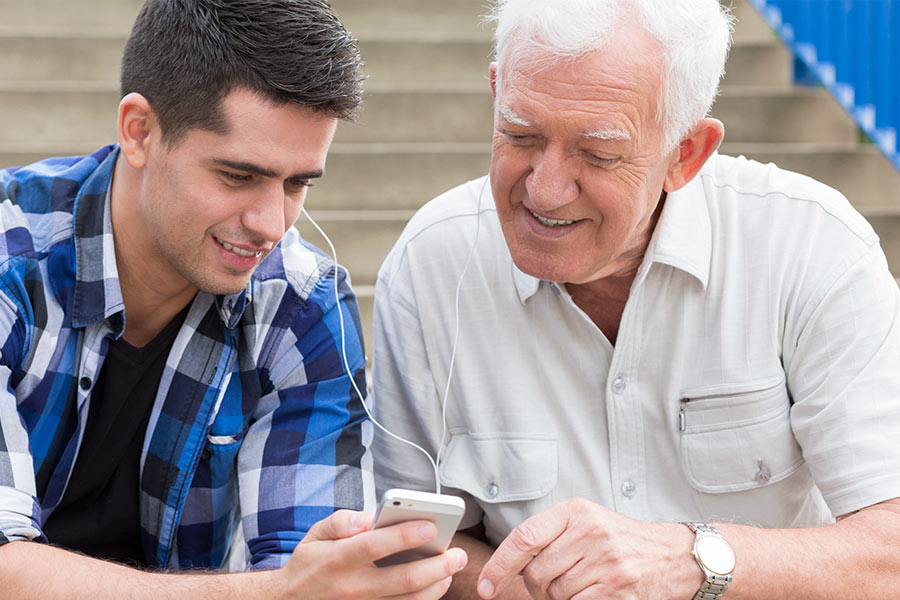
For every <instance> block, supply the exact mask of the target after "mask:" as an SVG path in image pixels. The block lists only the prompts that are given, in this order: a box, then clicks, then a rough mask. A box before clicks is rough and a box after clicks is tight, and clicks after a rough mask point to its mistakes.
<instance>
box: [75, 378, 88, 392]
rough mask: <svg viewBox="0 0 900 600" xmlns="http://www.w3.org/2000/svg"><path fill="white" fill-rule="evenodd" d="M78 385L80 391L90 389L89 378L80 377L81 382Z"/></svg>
mask: <svg viewBox="0 0 900 600" xmlns="http://www.w3.org/2000/svg"><path fill="white" fill-rule="evenodd" d="M78 385H80V386H81V389H83V390H89V389H91V378H90V377H82V378H81V380H80V381H79V382H78Z"/></svg>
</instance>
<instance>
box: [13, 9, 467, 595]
mask: <svg viewBox="0 0 900 600" xmlns="http://www.w3.org/2000/svg"><path fill="white" fill-rule="evenodd" d="M122 62H123V65H122V100H121V103H120V105H119V110H118V141H119V143H118V144H116V145H112V146H107V147H105V148H102V149H100V150H98V151H97V152H95V153H94V154H92V155H90V156H84V157H69V158H55V159H49V160H46V161H41V162H39V163H36V164H34V165H30V166H26V167H21V168H13V169H7V170H3V171H0V200H2V202H0V226H2V230H3V236H2V240H3V244H2V258H3V260H2V267H0V340H2V356H0V376H2V380H3V384H4V386H3V387H4V392H3V393H2V394H0V598H3V599H7V598H10V599H11V598H22V599H24V598H27V599H29V600H40V599H44V598H47V599H57V598H66V599H77V598H85V599H90V600H94V599H96V598H150V599H153V600H158V599H160V598H179V599H181V598H220V599H224V598H248V599H251V598H266V599H280V598H285V599H287V598H310V599H312V598H322V599H331V598H360V599H365V600H369V599H371V598H380V597H385V596H391V597H405V595H410V596H413V597H415V598H437V597H439V596H441V595H442V594H443V592H444V591H445V590H446V588H447V586H449V584H450V576H451V575H452V573H454V572H455V571H457V570H459V569H460V568H462V566H463V564H464V563H465V554H464V553H463V552H462V551H461V550H458V549H454V550H451V551H450V552H447V553H445V554H443V555H441V556H436V557H431V558H428V559H425V560H421V561H417V562H415V563H410V564H406V565H396V566H392V567H388V568H379V567H377V566H376V565H375V564H374V561H375V560H377V559H379V558H383V557H385V556H388V555H391V554H393V553H395V552H396V551H398V550H401V549H407V548H412V547H415V546H418V545H420V544H422V543H423V542H425V541H427V540H429V539H431V538H434V537H435V534H436V528H435V527H434V525H433V524H431V523H427V522H418V523H406V524H400V525H397V526H394V527H389V528H384V529H380V530H378V531H368V529H369V528H370V526H371V525H370V522H371V515H370V514H366V513H362V512H356V511H358V510H359V509H362V508H364V507H365V506H366V504H367V502H366V500H367V498H369V499H371V498H372V494H371V492H372V491H373V486H372V481H371V469H370V466H369V465H370V464H371V462H370V461H371V458H370V456H369V454H368V441H369V438H370V435H371V434H370V433H369V431H368V427H369V423H368V422H367V421H366V417H365V414H364V411H363V405H362V403H361V402H362V398H361V396H362V393H363V392H362V391H361V390H365V384H364V381H365V375H364V372H365V371H364V365H365V359H364V354H363V350H362V336H361V334H360V332H359V315H358V311H357V307H356V300H355V297H354V295H353V292H352V291H351V290H350V287H349V282H348V279H347V276H346V273H345V272H344V271H343V270H342V269H339V268H337V266H336V265H335V264H334V263H333V262H332V261H331V260H330V259H329V258H328V257H327V256H326V255H324V254H323V253H321V252H320V251H318V250H317V249H315V248H313V247H311V246H310V245H309V244H307V243H306V242H304V241H303V240H301V239H300V237H299V235H298V234H297V231H296V230H295V229H293V228H292V225H293V223H294V221H295V219H297V217H298V216H299V214H300V212H301V210H302V207H303V203H304V201H305V198H306V192H307V189H308V187H309V186H310V185H312V183H313V181H314V180H316V179H317V178H318V177H321V176H322V175H323V173H324V169H325V158H326V153H327V151H328V148H329V145H330V143H331V140H332V138H333V136H334V132H335V128H336V126H337V123H338V120H339V119H341V118H347V117H350V116H352V114H353V113H354V111H355V109H356V107H357V105H358V104H359V101H360V97H361V89H360V74H359V66H360V61H359V54H358V52H357V50H356V48H355V46H354V44H353V40H352V39H351V38H350V36H349V35H348V33H347V31H346V30H345V29H344V27H343V26H342V25H341V23H340V21H338V19H337V18H336V17H335V15H334V13H333V12H332V11H331V8H330V7H329V5H328V3H327V2H325V0H266V1H259V0H231V1H229V2H222V1H219V0H193V1H191V2H182V1H177V2H176V1H170V0H148V1H147V3H146V4H145V5H144V7H143V9H142V10H141V13H140V15H139V16H138V18H137V21H136V23H135V26H134V28H133V30H132V33H131V36H130V38H129V40H128V43H127V45H126V49H125V53H124V57H123V61H122ZM354 380H355V383H354ZM348 509H354V510H348ZM236 531H238V532H240V531H242V532H243V536H239V535H233V534H235V532H236ZM233 539H238V540H241V543H240V544H233V543H232V540H233ZM244 540H245V541H244ZM229 555H230V556H232V557H234V559H235V560H234V561H232V562H231V563H230V564H231V565H234V564H239V565H240V567H241V568H242V569H243V568H244V567H251V568H252V569H253V572H251V573H231V574H222V573H216V572H215V571H216V570H218V569H220V568H221V567H222V566H223V565H225V563H226V558H227V557H228V556H229ZM124 565H128V566H124ZM130 567H131V568H130ZM133 567H138V568H133ZM147 569H149V571H148V570H147ZM162 570H167V571H171V573H167V572H162ZM183 570H189V571H190V573H184V574H179V573H177V572H178V571H183Z"/></svg>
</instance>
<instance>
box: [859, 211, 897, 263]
mask: <svg viewBox="0 0 900 600" xmlns="http://www.w3.org/2000/svg"><path fill="white" fill-rule="evenodd" d="M860 212H861V213H862V214H863V216H865V217H866V219H868V220H869V223H871V224H872V227H873V228H875V231H876V232H877V233H878V237H880V238H881V247H882V249H883V250H884V254H885V256H887V260H888V266H889V267H890V269H891V273H893V274H894V275H895V276H898V280H900V210H898V209H897V208H895V207H882V208H877V207H873V208H868V209H866V208H863V209H861V210H860Z"/></svg>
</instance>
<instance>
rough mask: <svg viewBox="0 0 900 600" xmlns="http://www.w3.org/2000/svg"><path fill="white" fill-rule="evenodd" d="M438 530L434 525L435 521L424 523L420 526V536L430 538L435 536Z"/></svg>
mask: <svg viewBox="0 0 900 600" xmlns="http://www.w3.org/2000/svg"><path fill="white" fill-rule="evenodd" d="M436 532H437V529H436V528H435V526H434V523H423V524H422V526H421V527H419V537H421V538H422V539H423V540H430V539H431V538H433V537H434V534H435V533H436Z"/></svg>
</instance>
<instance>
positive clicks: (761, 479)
mask: <svg viewBox="0 0 900 600" xmlns="http://www.w3.org/2000/svg"><path fill="white" fill-rule="evenodd" d="M771 478H772V471H771V470H770V469H769V467H767V466H766V465H765V463H764V462H763V461H759V470H758V471H757V472H756V483H758V484H760V485H762V484H764V483H768V481H769V480H770V479H771Z"/></svg>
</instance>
